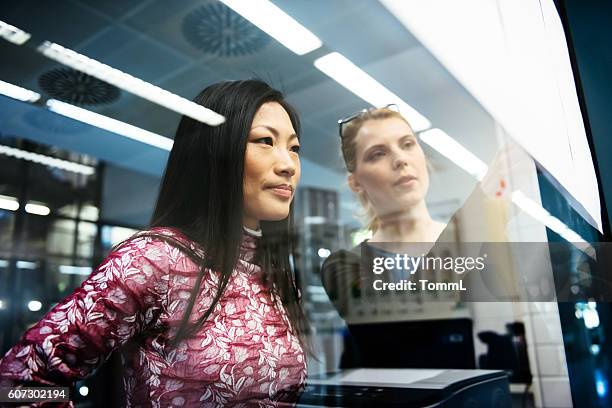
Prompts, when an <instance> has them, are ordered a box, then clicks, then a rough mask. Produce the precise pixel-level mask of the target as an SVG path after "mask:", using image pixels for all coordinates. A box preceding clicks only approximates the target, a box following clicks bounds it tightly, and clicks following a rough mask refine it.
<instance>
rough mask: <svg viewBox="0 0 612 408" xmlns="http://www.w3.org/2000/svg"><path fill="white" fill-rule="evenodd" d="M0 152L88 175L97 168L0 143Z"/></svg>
mask: <svg viewBox="0 0 612 408" xmlns="http://www.w3.org/2000/svg"><path fill="white" fill-rule="evenodd" d="M0 154H4V155H7V156H11V157H15V158H17V159H23V160H28V161H31V162H34V163H40V164H43V165H45V166H52V167H57V168H58V169H62V170H66V171H71V172H73V173H80V174H84V175H86V176H91V175H92V174H94V173H95V172H96V170H95V169H94V168H93V167H91V166H86V165H84V164H79V163H74V162H71V161H68V160H62V159H57V158H55V157H51V156H45V155H44V154H38V153H32V152H28V151H26V150H21V149H16V148H14V147H9V146H4V145H0Z"/></svg>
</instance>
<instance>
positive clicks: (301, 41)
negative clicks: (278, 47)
mask: <svg viewBox="0 0 612 408" xmlns="http://www.w3.org/2000/svg"><path fill="white" fill-rule="evenodd" d="M221 2H222V3H225V5H226V6H228V7H229V8H231V9H232V10H234V11H235V12H236V13H238V14H240V15H241V16H242V17H244V18H246V19H247V20H249V21H250V22H251V23H253V24H254V25H256V26H257V27H259V28H260V29H261V30H262V31H263V32H265V33H266V34H268V35H269V36H270V37H273V38H274V39H276V40H277V41H278V42H279V43H281V44H283V45H284V46H285V47H287V48H289V49H290V50H291V51H293V52H294V53H296V54H297V55H304V54H307V53H309V52H311V51H314V50H316V49H317V48H319V47H321V45H323V43H322V42H321V40H320V39H319V38H318V37H317V36H316V35H314V34H313V33H312V32H310V31H309V30H308V29H307V28H306V27H304V26H303V25H301V24H300V23H298V22H297V21H295V20H294V19H293V17H291V16H289V15H288V14H287V13H285V12H284V11H283V10H281V9H280V8H278V7H277V6H275V5H274V4H273V3H272V2H270V1H268V0H221Z"/></svg>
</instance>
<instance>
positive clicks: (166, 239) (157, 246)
mask: <svg viewBox="0 0 612 408" xmlns="http://www.w3.org/2000/svg"><path fill="white" fill-rule="evenodd" d="M189 250H191V251H197V246H196V244H195V243H194V242H193V241H191V240H189V239H188V238H187V237H186V236H185V235H184V234H183V233H181V232H180V231H179V230H177V229H175V228H169V227H157V228H151V229H148V230H143V231H140V232H138V233H136V234H134V235H133V236H131V237H130V238H128V239H126V240H125V241H123V242H121V243H120V244H118V245H117V246H116V247H114V248H113V250H112V251H111V252H110V253H109V255H108V257H107V259H109V258H117V257H120V258H121V260H122V263H124V264H126V263H129V262H130V260H136V259H139V260H140V261H148V262H149V263H153V264H156V265H161V264H164V265H166V266H167V264H168V263H176V262H178V261H179V260H180V258H181V257H183V256H185V252H186V251H189Z"/></svg>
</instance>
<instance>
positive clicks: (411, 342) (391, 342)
mask: <svg viewBox="0 0 612 408" xmlns="http://www.w3.org/2000/svg"><path fill="white" fill-rule="evenodd" d="M344 346H345V347H344V352H343V354H342V357H341V361H340V368H355V367H367V368H457V369H459V368H462V369H470V368H476V357H475V352H474V339H473V335H472V319H468V318H460V319H436V320H418V321H401V322H384V323H367V324H349V326H348V330H347V331H346V333H345V338H344Z"/></svg>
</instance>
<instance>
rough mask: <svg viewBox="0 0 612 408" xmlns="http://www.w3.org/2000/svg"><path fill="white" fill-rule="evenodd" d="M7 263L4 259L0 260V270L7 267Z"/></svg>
mask: <svg viewBox="0 0 612 408" xmlns="http://www.w3.org/2000/svg"><path fill="white" fill-rule="evenodd" d="M8 264H9V263H8V261H7V260H6V259H0V268H6V267H8Z"/></svg>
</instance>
